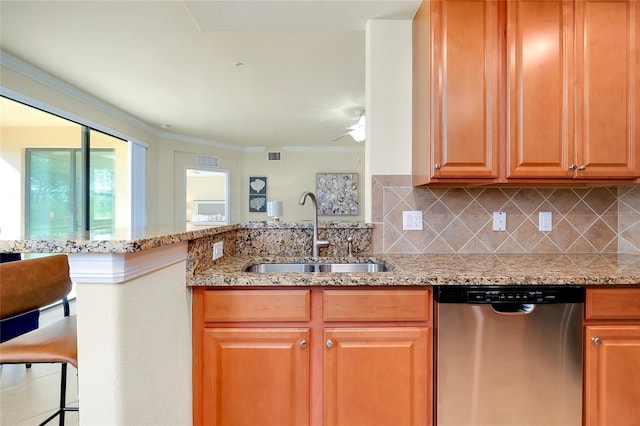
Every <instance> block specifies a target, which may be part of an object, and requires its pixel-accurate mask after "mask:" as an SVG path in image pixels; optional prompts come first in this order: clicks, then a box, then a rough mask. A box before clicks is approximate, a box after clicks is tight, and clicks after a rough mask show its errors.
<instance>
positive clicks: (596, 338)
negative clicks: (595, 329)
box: [591, 337, 602, 346]
mask: <svg viewBox="0 0 640 426" xmlns="http://www.w3.org/2000/svg"><path fill="white" fill-rule="evenodd" d="M591 340H592V341H593V344H594V345H596V346H598V345H599V344H600V343H602V340H600V338H599V337H592V338H591Z"/></svg>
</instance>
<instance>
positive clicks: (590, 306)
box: [585, 288, 640, 319]
mask: <svg viewBox="0 0 640 426" xmlns="http://www.w3.org/2000/svg"><path fill="white" fill-rule="evenodd" d="M585 318H586V319H640V288H623V289H621V288H615V289H613V288H612V289H587V296H586V301H585Z"/></svg>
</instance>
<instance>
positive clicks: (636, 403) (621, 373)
mask: <svg viewBox="0 0 640 426" xmlns="http://www.w3.org/2000/svg"><path fill="white" fill-rule="evenodd" d="M586 342H587V343H586V346H587V347H586V349H585V419H586V422H585V425H587V426H625V425H628V426H636V425H638V424H640V325H627V326H625V325H603V326H587V327H586Z"/></svg>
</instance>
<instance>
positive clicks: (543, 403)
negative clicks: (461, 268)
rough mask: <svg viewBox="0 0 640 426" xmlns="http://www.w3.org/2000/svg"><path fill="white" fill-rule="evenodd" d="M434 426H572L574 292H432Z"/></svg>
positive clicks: (577, 327) (578, 394)
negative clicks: (434, 333) (434, 330)
mask: <svg viewBox="0 0 640 426" xmlns="http://www.w3.org/2000/svg"><path fill="white" fill-rule="evenodd" d="M435 300H436V306H435V307H436V312H437V323H436V339H437V340H436V351H437V358H436V363H437V365H436V376H435V380H436V393H437V395H436V401H437V403H436V418H437V423H436V424H437V426H482V425H486V426H541V425H544V426H552V425H557V426H571V425H576V426H580V425H581V424H582V312H583V307H584V289H583V288H581V287H575V286H564V285H563V286H549V285H545V286H481V287H479V286H438V287H437V288H436V290H435Z"/></svg>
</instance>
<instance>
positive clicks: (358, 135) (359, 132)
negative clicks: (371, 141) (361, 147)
mask: <svg viewBox="0 0 640 426" xmlns="http://www.w3.org/2000/svg"><path fill="white" fill-rule="evenodd" d="M349 135H350V136H351V137H352V138H353V140H354V141H356V142H363V141H364V138H365V131H364V128H363V127H361V128H358V129H354V130H352V131H350V132H349Z"/></svg>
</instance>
